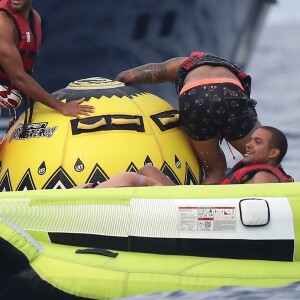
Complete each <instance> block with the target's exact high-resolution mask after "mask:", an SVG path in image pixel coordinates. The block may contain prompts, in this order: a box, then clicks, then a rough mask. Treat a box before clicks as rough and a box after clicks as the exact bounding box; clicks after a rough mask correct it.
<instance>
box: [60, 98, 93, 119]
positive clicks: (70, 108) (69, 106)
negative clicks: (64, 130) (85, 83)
mask: <svg viewBox="0 0 300 300" xmlns="http://www.w3.org/2000/svg"><path fill="white" fill-rule="evenodd" d="M84 100H85V99H84V98H81V99H79V100H74V101H71V102H68V103H66V104H65V103H63V105H62V107H61V109H60V112H61V113H62V114H63V115H65V116H69V117H75V118H77V119H80V115H84V116H89V115H90V113H93V112H94V111H95V107H94V106H91V105H80V104H81V103H82V102H83V101H84Z"/></svg>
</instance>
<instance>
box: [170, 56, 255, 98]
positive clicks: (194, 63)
mask: <svg viewBox="0 0 300 300" xmlns="http://www.w3.org/2000/svg"><path fill="white" fill-rule="evenodd" d="M204 65H211V66H222V67H226V68H228V69H229V70H230V71H231V72H232V73H233V74H234V75H235V76H236V77H237V78H238V79H239V80H240V82H241V84H242V86H243V88H244V90H245V93H246V94H247V95H248V97H250V93H251V77H250V76H249V75H248V74H246V73H245V72H244V71H243V70H241V69H240V68H239V67H238V66H237V65H235V64H233V63H231V62H230V61H228V60H226V59H224V58H221V57H218V56H215V55H212V54H209V53H203V52H193V53H192V54H191V56H190V57H189V58H187V59H186V60H185V61H184V62H183V63H182V64H181V65H180V67H179V69H178V72H177V75H176V80H175V86H176V92H177V94H178V95H179V94H180V91H181V89H182V88H183V83H184V79H185V77H186V76H187V74H188V73H189V72H190V71H192V70H194V69H195V68H198V67H200V66H204Z"/></svg>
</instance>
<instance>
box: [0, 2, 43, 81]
mask: <svg viewBox="0 0 300 300" xmlns="http://www.w3.org/2000/svg"><path fill="white" fill-rule="evenodd" d="M0 10H4V11H6V13H7V14H9V15H10V16H11V17H12V19H13V20H14V21H15V24H16V26H17V28H18V31H19V34H20V42H19V45H18V46H17V47H18V49H19V51H20V55H21V58H22V61H23V65H24V69H25V71H26V72H27V73H31V72H32V70H33V66H34V58H35V56H36V55H37V53H38V51H39V49H40V46H41V41H42V29H41V21H40V16H39V14H38V13H37V12H36V11H35V10H33V9H31V11H30V14H29V20H30V23H32V27H33V32H32V30H31V28H30V25H29V23H28V21H27V20H26V19H25V18H24V17H23V16H21V15H20V14H19V13H17V12H16V11H15V10H13V9H12V8H11V7H10V4H9V3H8V1H7V0H2V1H0ZM0 84H4V85H6V86H9V85H10V80H9V77H8V75H7V74H6V72H5V71H4V69H3V68H2V66H0Z"/></svg>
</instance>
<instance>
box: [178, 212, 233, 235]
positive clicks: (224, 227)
mask: <svg viewBox="0 0 300 300" xmlns="http://www.w3.org/2000/svg"><path fill="white" fill-rule="evenodd" d="M178 218H179V220H178V221H179V223H178V224H179V231H229V230H231V231H232V230H235V229H236V208H235V207H234V206H230V207H216V206H188V207H187V206H179V207H178Z"/></svg>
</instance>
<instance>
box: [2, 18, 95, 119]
mask: <svg viewBox="0 0 300 300" xmlns="http://www.w3.org/2000/svg"><path fill="white" fill-rule="evenodd" d="M14 37H15V25H14V24H13V22H12V21H11V20H10V19H9V18H8V17H7V16H6V15H4V13H0V65H1V66H2V67H3V69H4V70H5V72H6V73H7V75H8V77H9V79H10V81H11V83H12V84H13V86H14V87H16V88H17V89H19V90H20V91H21V92H23V93H24V94H26V95H28V96H29V97H31V98H32V99H34V100H36V101H39V102H41V103H43V104H45V105H47V106H49V107H51V108H53V109H55V110H57V111H59V112H60V113H62V114H63V115H67V116H72V117H76V118H78V117H79V115H89V113H91V112H93V111H94V108H93V107H92V106H90V105H80V103H82V102H83V101H84V99H80V100H75V101H72V102H69V103H67V104H65V103H63V102H61V101H58V100H57V99H56V98H55V97H54V96H52V95H51V94H49V93H47V92H46V91H45V90H44V89H43V88H42V87H41V86H40V85H39V84H38V83H37V82H36V81H35V80H34V79H33V78H32V77H31V76H30V75H28V74H27V73H26V72H25V70H24V66H23V62H22V59H21V56H20V53H19V51H18V48H17V47H16V44H15V40H14Z"/></svg>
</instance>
